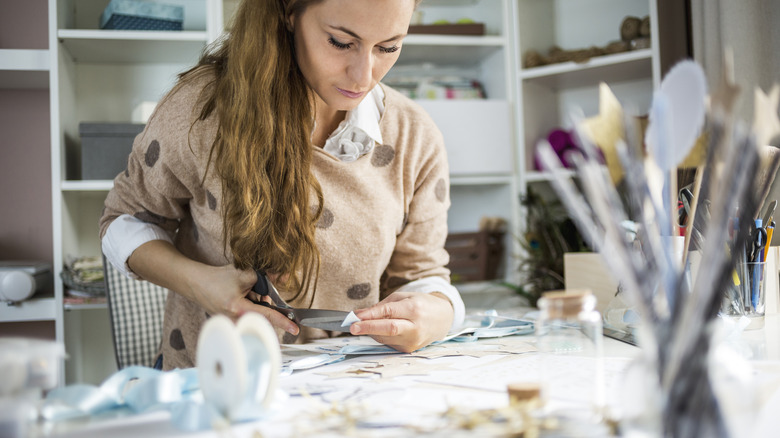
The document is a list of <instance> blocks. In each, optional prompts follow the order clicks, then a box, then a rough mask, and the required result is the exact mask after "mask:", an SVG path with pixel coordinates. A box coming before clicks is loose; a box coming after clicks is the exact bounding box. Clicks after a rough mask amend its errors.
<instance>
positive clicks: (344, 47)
mask: <svg viewBox="0 0 780 438" xmlns="http://www.w3.org/2000/svg"><path fill="white" fill-rule="evenodd" d="M328 43H330V45H331V46H333V47H335V48H337V49H339V50H347V49H349V48H350V47H352V44H351V43H350V44H344V43H342V42H339V41H336V39H335V38H333V37H330V38H328Z"/></svg>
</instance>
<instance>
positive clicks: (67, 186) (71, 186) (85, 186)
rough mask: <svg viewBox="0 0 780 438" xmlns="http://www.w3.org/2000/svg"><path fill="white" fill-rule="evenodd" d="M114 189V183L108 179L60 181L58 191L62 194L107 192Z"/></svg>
mask: <svg viewBox="0 0 780 438" xmlns="http://www.w3.org/2000/svg"><path fill="white" fill-rule="evenodd" d="M113 187H114V181H113V180H110V179H106V180H102V179H96V180H83V181H75V180H69V181H62V182H61V183H60V189H61V190H62V191H63V192H107V191H109V190H111V189H112V188H113Z"/></svg>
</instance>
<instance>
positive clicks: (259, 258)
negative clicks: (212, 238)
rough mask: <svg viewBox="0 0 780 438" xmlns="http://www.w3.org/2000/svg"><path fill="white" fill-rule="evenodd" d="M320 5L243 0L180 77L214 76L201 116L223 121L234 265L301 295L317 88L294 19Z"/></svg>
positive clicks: (313, 264)
mask: <svg viewBox="0 0 780 438" xmlns="http://www.w3.org/2000/svg"><path fill="white" fill-rule="evenodd" d="M321 1H322V0H244V1H242V2H241V4H240V6H239V8H238V10H237V11H236V14H235V18H234V21H233V23H232V29H231V31H230V33H229V34H227V36H226V37H225V38H224V39H222V40H221V41H219V42H218V43H217V44H216V45H215V46H214V47H213V48H212V49H210V50H207V51H206V52H205V54H204V55H203V56H202V57H201V59H200V61H199V62H198V64H197V65H196V66H195V67H194V68H192V69H190V70H189V71H187V72H184V73H182V74H181V76H180V79H181V81H180V83H182V82H183V81H185V80H187V79H188V78H193V79H194V78H202V77H204V76H209V77H212V78H213V83H212V84H211V85H210V86H206V87H205V88H204V90H203V93H202V95H201V102H202V105H203V106H202V109H201V113H200V116H199V117H198V120H205V119H206V118H207V117H209V116H210V115H211V114H212V113H214V112H216V115H217V117H218V119H219V126H218V129H217V135H216V138H215V140H214V144H213V145H212V148H211V152H210V155H209V166H210V165H211V163H212V162H213V164H214V167H215V169H216V171H217V173H218V175H219V176H220V178H221V180H222V199H223V202H222V203H223V205H222V216H223V236H224V239H225V240H224V244H225V247H226V248H227V247H229V248H230V250H231V252H232V254H233V260H234V265H235V267H236V268H239V269H263V270H265V271H268V272H271V273H277V274H281V275H282V277H281V281H280V283H281V285H283V286H284V288H285V289H287V290H291V291H297V292H298V293H301V292H302V291H304V290H306V289H307V288H308V287H309V285H310V283H311V282H312V281H314V282H315V284H316V278H317V275H318V273H319V263H320V254H319V250H318V249H317V245H316V241H315V225H316V223H317V221H318V220H319V218H320V216H321V214H322V206H323V195H322V188H321V187H320V184H319V182H318V181H317V179H316V178H315V177H314V175H313V174H312V173H311V162H312V155H313V152H312V145H311V133H312V130H313V128H314V101H313V94H312V93H313V91H312V90H311V88H310V87H309V85H308V83H307V82H306V79H305V78H304V77H303V74H302V73H301V71H300V69H299V67H298V63H297V61H296V58H295V44H294V39H293V31H292V26H291V19H292V16H293V15H297V14H301V13H303V11H305V10H306V8H308V7H309V6H312V5H314V4H316V3H319V2H321ZM420 1H421V0H415V7H416V6H417V5H419V3H420ZM204 179H205V176H204ZM312 198H314V199H316V203H315V204H314V207H311V208H310V206H309V201H310V199H312Z"/></svg>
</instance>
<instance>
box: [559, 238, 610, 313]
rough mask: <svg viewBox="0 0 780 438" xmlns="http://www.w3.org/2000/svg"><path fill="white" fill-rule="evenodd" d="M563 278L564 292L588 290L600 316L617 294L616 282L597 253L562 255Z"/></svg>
mask: <svg viewBox="0 0 780 438" xmlns="http://www.w3.org/2000/svg"><path fill="white" fill-rule="evenodd" d="M563 276H564V278H565V280H566V290H570V289H590V290H591V291H592V292H593V295H594V296H595V297H596V309H598V311H599V312H601V314H602V315H603V314H604V310H605V309H606V307H607V305H608V304H609V302H610V301H612V298H614V297H615V293H616V292H617V288H618V282H617V280H615V279H614V278H613V277H612V274H610V272H609V270H608V269H607V267H606V265H605V264H604V261H603V260H602V259H601V255H600V254H598V253H593V252H570V253H566V254H564V255H563Z"/></svg>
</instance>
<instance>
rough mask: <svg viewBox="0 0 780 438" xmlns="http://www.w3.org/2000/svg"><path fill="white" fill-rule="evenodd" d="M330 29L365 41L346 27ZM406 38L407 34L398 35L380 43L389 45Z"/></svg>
mask: <svg viewBox="0 0 780 438" xmlns="http://www.w3.org/2000/svg"><path fill="white" fill-rule="evenodd" d="M329 27H330V28H332V29H335V30H340V31H342V32H344V33H346V34H348V35H351V36H352V37H354V38H357V39H359V40H362V39H363V38H361V37H360V35H358V34H356V33H355V32H352V31H351V30H349V29H347V28H345V27H341V26H329ZM404 36H406V34H405V33H399V34H398V35H395V36H393V37H390V38H388V39H386V40H384V41H380V43H389V42H391V41H395V40H399V39H401V38H403V37H404Z"/></svg>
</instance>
